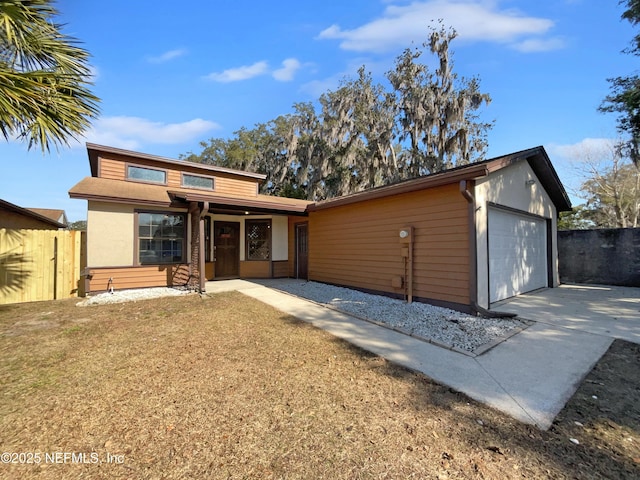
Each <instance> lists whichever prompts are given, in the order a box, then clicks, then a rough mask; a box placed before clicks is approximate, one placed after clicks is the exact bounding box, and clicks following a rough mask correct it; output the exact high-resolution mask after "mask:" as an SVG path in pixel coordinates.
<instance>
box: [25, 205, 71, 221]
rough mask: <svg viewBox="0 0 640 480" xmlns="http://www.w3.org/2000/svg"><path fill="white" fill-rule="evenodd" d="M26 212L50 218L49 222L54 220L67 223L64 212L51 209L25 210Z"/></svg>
mask: <svg viewBox="0 0 640 480" xmlns="http://www.w3.org/2000/svg"><path fill="white" fill-rule="evenodd" d="M27 210H31V211H32V212H34V213H37V214H38V215H42V216H43V217H47V218H50V219H51V220H54V221H56V222H60V223H67V214H66V213H65V211H64V210H59V209H53V208H27Z"/></svg>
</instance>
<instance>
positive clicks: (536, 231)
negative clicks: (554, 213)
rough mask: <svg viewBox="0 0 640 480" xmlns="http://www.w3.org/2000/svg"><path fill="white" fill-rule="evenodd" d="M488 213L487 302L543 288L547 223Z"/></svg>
mask: <svg viewBox="0 0 640 480" xmlns="http://www.w3.org/2000/svg"><path fill="white" fill-rule="evenodd" d="M488 213H489V298H490V301H491V302H497V301H498V300H502V299H505V298H509V297H513V296H514V295H518V294H519V293H524V292H529V291H531V290H535V289H537V288H542V287H546V286H547V224H546V221H545V220H544V219H540V218H536V217H531V216H528V215H520V214H517V213H513V212H511V211H505V210H500V209H496V208H490V209H489V212H488Z"/></svg>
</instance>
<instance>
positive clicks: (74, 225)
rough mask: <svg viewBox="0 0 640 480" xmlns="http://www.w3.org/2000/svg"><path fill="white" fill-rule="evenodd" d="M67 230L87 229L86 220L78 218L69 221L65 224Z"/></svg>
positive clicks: (84, 230)
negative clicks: (74, 220)
mask: <svg viewBox="0 0 640 480" xmlns="http://www.w3.org/2000/svg"><path fill="white" fill-rule="evenodd" d="M67 230H81V231H83V232H86V231H87V221H86V220H78V221H76V222H71V223H70V224H69V225H68V226H67Z"/></svg>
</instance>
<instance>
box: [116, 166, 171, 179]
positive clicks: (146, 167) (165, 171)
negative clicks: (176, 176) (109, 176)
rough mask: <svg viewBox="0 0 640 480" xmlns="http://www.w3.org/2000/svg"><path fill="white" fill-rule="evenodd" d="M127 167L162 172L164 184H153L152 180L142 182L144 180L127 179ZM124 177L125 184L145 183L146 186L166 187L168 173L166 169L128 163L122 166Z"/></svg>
mask: <svg viewBox="0 0 640 480" xmlns="http://www.w3.org/2000/svg"><path fill="white" fill-rule="evenodd" d="M129 167H135V168H144V169H146V170H155V171H157V172H163V173H164V182H154V181H153V180H144V179H140V178H131V177H129ZM124 175H125V179H126V180H127V182H136V183H146V184H148V185H168V182H169V173H168V172H167V170H166V169H164V168H155V167H148V166H146V165H140V164H136V163H129V162H127V163H125V165H124Z"/></svg>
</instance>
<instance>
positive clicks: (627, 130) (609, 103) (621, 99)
mask: <svg viewBox="0 0 640 480" xmlns="http://www.w3.org/2000/svg"><path fill="white" fill-rule="evenodd" d="M620 4H626V6H627V10H625V11H624V13H623V14H622V18H623V19H625V20H628V21H629V22H631V24H632V25H634V26H635V25H637V24H638V23H639V22H640V0H621V1H620ZM624 52H625V53H630V54H632V55H640V34H638V35H636V36H635V37H634V38H633V41H632V48H630V49H626V50H624ZM608 81H609V83H610V84H611V94H610V95H608V96H607V97H605V99H604V101H603V102H602V104H601V105H600V107H599V109H598V110H599V111H601V112H603V113H618V114H619V115H618V120H617V122H618V131H619V132H620V133H621V134H627V135H629V139H628V140H627V141H626V142H625V146H624V148H625V149H626V150H627V152H628V155H629V157H630V158H631V160H632V161H633V163H634V164H636V165H640V77H638V75H632V76H629V77H616V78H609V79H608Z"/></svg>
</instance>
